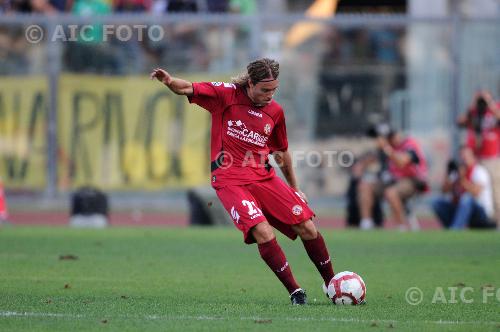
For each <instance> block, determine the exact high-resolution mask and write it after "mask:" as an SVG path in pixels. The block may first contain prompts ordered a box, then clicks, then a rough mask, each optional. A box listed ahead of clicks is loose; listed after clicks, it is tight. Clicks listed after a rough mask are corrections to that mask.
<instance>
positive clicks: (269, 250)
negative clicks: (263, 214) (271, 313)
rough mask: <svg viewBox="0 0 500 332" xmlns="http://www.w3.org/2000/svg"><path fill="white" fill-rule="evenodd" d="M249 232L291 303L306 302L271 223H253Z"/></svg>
mask: <svg viewBox="0 0 500 332" xmlns="http://www.w3.org/2000/svg"><path fill="white" fill-rule="evenodd" d="M251 233H252V236H253V238H254V239H255V241H257V246H258V247H259V253H260V257H262V259H263V260H264V262H266V264H267V266H269V268H270V269H271V270H272V271H273V272H274V274H275V275H276V277H278V279H279V280H280V281H281V283H282V284H283V286H285V288H286V289H287V290H288V293H290V298H291V300H292V304H299V305H300V304H306V302H307V297H306V294H305V292H304V290H303V289H302V288H300V286H299V285H298V284H297V282H296V281H295V278H294V277H293V274H292V269H291V268H290V265H289V264H288V261H287V259H286V256H285V253H284V252H283V250H282V249H281V247H280V245H279V244H278V241H276V236H275V235H274V232H273V229H272V227H271V225H269V223H268V222H267V221H263V222H261V223H259V224H257V225H255V226H254V227H253V228H252V229H251Z"/></svg>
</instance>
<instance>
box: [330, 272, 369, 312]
mask: <svg viewBox="0 0 500 332" xmlns="http://www.w3.org/2000/svg"><path fill="white" fill-rule="evenodd" d="M328 297H329V298H330V299H331V300H332V302H333V303H334V304H352V305H355V304H363V303H365V297H366V285H365V282H364V281H363V279H361V277H360V276H358V275H357V274H356V273H354V272H350V271H344V272H340V273H337V274H336V275H335V276H334V277H333V278H332V280H330V283H329V284H328Z"/></svg>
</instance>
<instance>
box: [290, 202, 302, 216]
mask: <svg viewBox="0 0 500 332" xmlns="http://www.w3.org/2000/svg"><path fill="white" fill-rule="evenodd" d="M292 213H293V214H294V215H296V216H300V214H301V213H302V206H300V205H298V204H297V205H294V206H293V208H292Z"/></svg>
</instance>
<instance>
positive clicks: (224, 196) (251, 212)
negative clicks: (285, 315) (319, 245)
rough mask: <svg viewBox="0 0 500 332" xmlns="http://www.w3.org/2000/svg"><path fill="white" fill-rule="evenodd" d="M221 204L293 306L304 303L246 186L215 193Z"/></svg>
mask: <svg viewBox="0 0 500 332" xmlns="http://www.w3.org/2000/svg"><path fill="white" fill-rule="evenodd" d="M217 196H218V197H219V199H220V201H221V202H222V205H223V206H224V207H225V209H226V211H228V213H229V214H230V215H231V218H232V219H233V222H234V224H235V226H236V227H237V228H238V229H239V230H240V231H242V233H243V237H244V241H245V243H247V244H251V243H257V246H258V249H259V253H260V256H261V257H262V259H263V260H264V262H265V263H266V264H267V266H269V268H270V269H271V270H272V271H273V272H274V274H275V275H276V276H277V277H278V279H279V280H280V281H281V283H282V284H283V286H285V288H286V289H287V290H288V293H289V294H290V296H291V299H292V303H293V304H305V293H304V292H303V290H302V289H301V288H300V286H299V285H298V284H297V282H296V281H295V278H294V276H293V274H292V270H291V268H290V265H289V264H288V261H287V259H286V257H285V254H284V252H283V250H282V249H281V247H280V245H279V244H278V242H277V241H276V236H275V235H274V232H273V228H272V227H271V225H270V224H269V223H268V222H267V220H266V217H265V216H264V214H263V213H262V210H261V207H260V204H259V202H258V201H257V200H256V199H255V198H254V196H253V195H252V194H251V193H250V192H249V191H248V190H247V189H246V187H245V186H228V187H224V188H221V189H218V190H217Z"/></svg>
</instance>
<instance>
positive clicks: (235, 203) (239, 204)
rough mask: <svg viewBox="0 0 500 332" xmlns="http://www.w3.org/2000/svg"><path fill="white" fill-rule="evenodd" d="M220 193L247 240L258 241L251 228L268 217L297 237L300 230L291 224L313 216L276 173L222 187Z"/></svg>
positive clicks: (223, 203) (287, 232)
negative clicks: (271, 176)
mask: <svg viewBox="0 0 500 332" xmlns="http://www.w3.org/2000/svg"><path fill="white" fill-rule="evenodd" d="M217 196H218V197H219V199H220V200H221V202H222V205H224V207H225V208H226V210H227V212H228V213H229V214H230V216H231V218H232V219H233V222H234V224H235V226H236V227H238V229H239V230H240V231H242V232H243V236H244V240H245V243H248V244H251V243H255V239H254V238H253V236H252V234H251V233H250V229H251V228H252V227H254V226H255V225H257V224H258V223H261V222H263V221H266V220H267V221H268V222H269V223H270V224H271V225H272V226H273V227H274V228H276V229H277V230H279V231H280V232H281V233H283V234H285V235H286V236H288V237H289V238H291V239H292V240H295V239H296V238H297V234H296V233H295V232H294V231H293V229H292V227H291V225H296V224H300V223H301V222H304V221H306V220H309V219H311V218H312V217H313V216H314V212H313V211H312V210H311V209H310V208H309V206H308V205H307V203H306V202H304V200H303V199H302V198H301V197H300V196H299V194H298V193H297V192H296V191H295V190H293V189H292V188H290V187H289V186H288V185H287V184H285V183H284V182H283V180H281V179H280V178H279V177H277V176H275V177H273V178H272V179H270V180H266V181H263V182H256V183H253V184H249V185H245V186H228V187H224V188H220V189H218V190H217Z"/></svg>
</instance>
